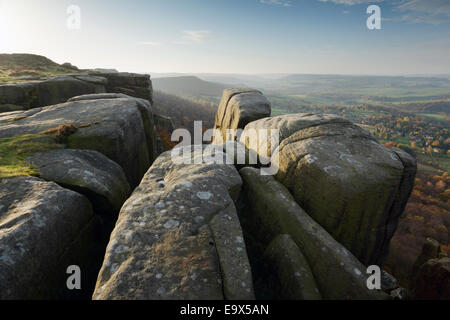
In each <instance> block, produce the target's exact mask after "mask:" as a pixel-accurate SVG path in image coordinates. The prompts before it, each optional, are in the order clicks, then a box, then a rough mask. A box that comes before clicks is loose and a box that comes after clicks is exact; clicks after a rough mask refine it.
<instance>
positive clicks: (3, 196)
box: [0, 177, 98, 299]
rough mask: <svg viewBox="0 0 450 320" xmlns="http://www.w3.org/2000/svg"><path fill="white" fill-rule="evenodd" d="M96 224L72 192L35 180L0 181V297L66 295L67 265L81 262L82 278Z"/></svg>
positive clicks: (84, 201)
mask: <svg viewBox="0 0 450 320" xmlns="http://www.w3.org/2000/svg"><path fill="white" fill-rule="evenodd" d="M96 224H97V220H96V218H95V216H94V214H93V211H92V207H91V204H90V203H89V201H88V200H87V199H86V198H85V197H84V196H82V195H80V194H78V193H76V192H73V191H71V190H67V189H63V188H61V187H60V186H58V185H57V184H55V183H52V182H45V181H42V180H40V179H38V178H32V177H18V178H12V179H0V299H49V298H53V299H55V298H62V297H64V295H65V294H67V293H68V292H67V291H68V290H67V287H66V275H67V274H66V268H67V267H68V266H69V265H79V266H81V267H83V272H85V276H86V275H87V274H88V272H89V270H90V268H91V267H90V266H91V263H92V261H93V260H94V259H93V257H92V255H91V254H92V250H93V249H94V248H95V246H96V243H97V239H96V233H97V232H98V231H97V230H96V229H95V225H96ZM97 254H98V253H97ZM69 257H70V259H69ZM84 284H85V283H84V282H83V285H84ZM61 291H62V292H61ZM64 291H65V292H64Z"/></svg>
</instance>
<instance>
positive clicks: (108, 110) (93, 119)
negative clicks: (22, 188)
mask: <svg viewBox="0 0 450 320" xmlns="http://www.w3.org/2000/svg"><path fill="white" fill-rule="evenodd" d="M0 124H1V126H0V138H5V137H13V136H17V135H24V134H36V133H41V132H44V131H47V130H52V129H55V130H56V131H58V130H57V128H58V127H59V126H61V125H71V126H73V127H75V128H76V130H75V131H71V132H69V133H68V134H66V135H65V136H64V132H63V133H62V134H63V137H62V138H63V139H62V140H64V141H63V142H64V143H65V144H66V146H67V147H68V148H70V149H87V150H95V151H98V152H100V153H102V154H103V155H105V156H107V157H108V158H110V159H111V160H113V161H115V162H116V163H118V164H119V165H120V166H121V167H122V168H123V170H124V172H125V174H126V177H127V179H128V182H129V184H130V185H131V186H132V187H134V186H136V185H138V184H139V181H140V179H141V177H142V176H143V175H144V173H145V172H146V171H147V169H148V167H149V166H150V164H151V163H152V161H153V160H154V158H155V157H156V138H155V134H154V124H153V113H152V110H151V106H150V103H149V102H148V101H146V100H142V99H136V98H131V97H128V98H117V99H111V98H108V99H94V100H83V99H82V98H80V100H79V101H78V100H77V101H73V102H67V103H63V104H58V105H54V106H49V107H45V108H36V109H32V110H28V111H23V112H20V111H19V112H12V113H5V114H2V115H1V116H0Z"/></svg>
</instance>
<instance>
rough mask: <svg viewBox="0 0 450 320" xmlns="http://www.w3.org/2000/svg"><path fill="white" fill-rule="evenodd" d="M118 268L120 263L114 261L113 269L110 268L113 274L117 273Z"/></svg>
mask: <svg viewBox="0 0 450 320" xmlns="http://www.w3.org/2000/svg"><path fill="white" fill-rule="evenodd" d="M117 270H119V264H118V263H113V265H112V266H111V269H110V272H111V274H114V273H116V271H117Z"/></svg>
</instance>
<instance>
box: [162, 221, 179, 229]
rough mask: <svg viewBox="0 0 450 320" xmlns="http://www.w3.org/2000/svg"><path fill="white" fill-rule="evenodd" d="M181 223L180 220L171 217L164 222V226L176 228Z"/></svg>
mask: <svg viewBox="0 0 450 320" xmlns="http://www.w3.org/2000/svg"><path fill="white" fill-rule="evenodd" d="M179 225H180V222H179V221H177V220H172V219H170V220H169V221H167V222H166V223H164V228H166V229H170V228H176V227H178V226H179Z"/></svg>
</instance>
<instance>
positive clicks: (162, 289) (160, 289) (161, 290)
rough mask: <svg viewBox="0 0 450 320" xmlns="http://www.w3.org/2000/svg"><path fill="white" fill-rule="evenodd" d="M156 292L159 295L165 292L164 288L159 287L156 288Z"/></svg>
mask: <svg viewBox="0 0 450 320" xmlns="http://www.w3.org/2000/svg"><path fill="white" fill-rule="evenodd" d="M156 293H157V294H158V295H160V296H162V295H163V294H164V293H166V289H164V288H159V289H158V290H156Z"/></svg>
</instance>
